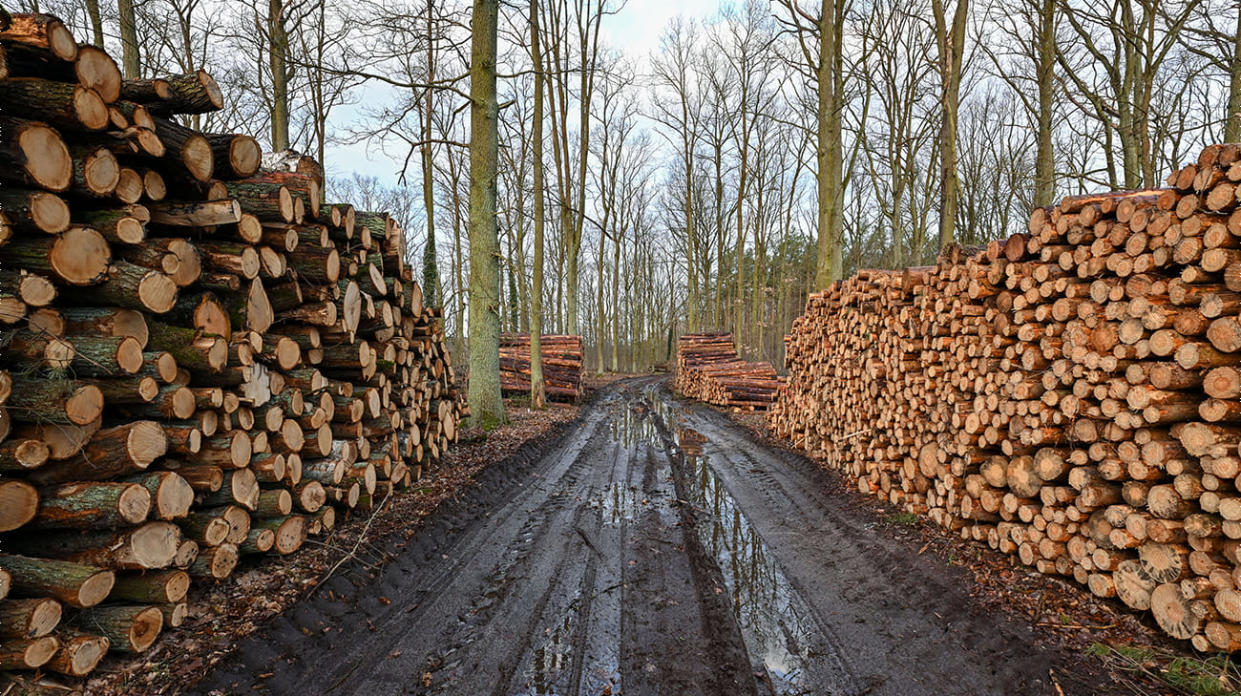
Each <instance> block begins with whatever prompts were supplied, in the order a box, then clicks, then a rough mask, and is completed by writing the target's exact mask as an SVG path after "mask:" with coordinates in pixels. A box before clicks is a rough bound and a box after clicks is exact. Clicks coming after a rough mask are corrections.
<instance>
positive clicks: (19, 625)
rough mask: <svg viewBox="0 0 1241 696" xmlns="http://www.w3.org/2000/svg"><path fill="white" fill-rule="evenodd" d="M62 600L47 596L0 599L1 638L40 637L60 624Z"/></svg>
mask: <svg viewBox="0 0 1241 696" xmlns="http://www.w3.org/2000/svg"><path fill="white" fill-rule="evenodd" d="M61 615H62V609H61V605H60V602H57V601H56V600H54V599H49V598H47V597H39V598H35V599H6V600H4V601H0V638H6V639H12V638H38V637H39V636H46V635H47V634H49V633H51V632H52V631H54V630H56V627H57V626H58V625H60V617H61Z"/></svg>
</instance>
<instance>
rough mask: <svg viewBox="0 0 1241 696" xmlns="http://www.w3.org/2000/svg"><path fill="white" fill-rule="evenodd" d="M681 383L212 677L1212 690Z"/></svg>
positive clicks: (485, 476)
mask: <svg viewBox="0 0 1241 696" xmlns="http://www.w3.org/2000/svg"><path fill="white" fill-rule="evenodd" d="M664 382H665V379H664V378H662V377H646V378H638V379H628V380H624V381H619V382H616V383H614V384H610V385H605V386H602V387H601V388H600V390H599V391H598V393H597V394H596V395H595V396H594V398H593V399H591V400H590V401H589V402H588V403H587V404H585V405H584V406H583V407H582V408H581V410H580V412H579V413H577V415H576V416H575V417H574V419H573V421H572V423H571V424H568V425H563V424H561V425H559V426H551V427H548V428H547V430H546V431H545V432H546V433H547V434H546V435H544V436H542V437H539V438H537V439H536V440H534V441H531V442H529V443H527V444H526V445H525V446H522V447H519V448H514V451H513V454H512V456H511V457H509V458H508V459H505V460H504V461H503V462H501V464H502V465H500V466H494V465H493V466H485V465H484V466H482V467H480V468H479V469H477V470H475V472H474V473H473V474H472V475H471V476H470V481H471V484H470V485H469V486H468V487H465V488H457V489H455V490H454V494H453V495H452V496H451V497H449V496H445V497H444V498H443V499H441V502H439V504H438V506H436V507H435V509H434V511H432V512H430V514H428V515H426V516H425V517H424V518H422V519H421V521H420V522H419V524H418V525H416V526H414V527H413V528H410V529H407V530H405V531H404V532H403V533H402V532H401V531H400V529H399V523H401V522H403V521H402V520H397V521H396V522H397V523H398V527H397V528H394V531H395V533H394V534H391V535H389V536H388V537H387V538H386V540H377V541H375V542H374V543H371V544H369V545H367V548H369V549H371V554H372V555H370V556H369V557H368V558H366V559H361V560H360V562H356V563H350V564H346V565H345V566H343V567H341V568H340V569H339V570H337V571H336V572H334V573H333V574H331V576H330V577H329V578H328V579H327V581H326V582H325V583H323V585H322V587H320V588H318V591H315V592H307V591H306V589H305V588H304V587H303V588H301V590H300V591H299V592H298V593H297V595H298V596H301V597H303V599H302V601H300V602H297V603H296V604H293V605H292V606H291V607H289V608H288V609H287V610H285V611H283V612H282V613H279V615H276V616H274V618H271V619H270V620H269V621H267V622H266V623H264V624H263V625H262V626H261V627H259V628H258V630H256V631H254V632H253V633H251V634H250V635H249V637H247V638H244V639H242V640H241V641H240V642H237V643H234V644H233V645H232V647H233V648H234V650H233V652H232V653H231V655H232V656H231V657H230V658H229V659H226V660H218V661H217V662H218V664H217V665H216V667H215V669H214V670H213V671H211V672H210V673H209V674H208V675H207V676H206V678H205V679H203V680H202V681H201V682H200V683H199V684H198V685H197V686H196V687H189V688H191V690H192V691H193V692H194V693H202V694H248V693H271V694H292V693H315V694H365V695H366V696H384V695H387V694H471V695H473V694H493V695H497V696H513V695H519V694H521V695H524V694H562V695H567V694H583V695H586V694H589V695H591V696H596V695H605V696H614V695H618V694H627V695H645V694H677V695H678V696H680V695H690V694H719V695H728V696H733V695H738V694H771V695H775V694H871V695H880V694H893V695H896V694H900V695H915V694H936V695H940V694H1070V695H1074V694H1160V693H1213V691H1210V690H1201V689H1199V688H1198V687H1199V686H1201V683H1200V684H1198V685H1191V687H1192V688H1191V687H1186V688H1185V689H1184V690H1180V691H1178V690H1174V688H1173V687H1171V686H1169V685H1168V682H1169V681H1171V680H1169V679H1168V675H1167V674H1162V675H1161V674H1158V672H1159V670H1164V671H1165V672H1166V671H1167V670H1168V665H1169V664H1170V663H1169V662H1168V661H1166V660H1165V658H1166V656H1168V655H1171V656H1173V657H1180V656H1182V655H1184V654H1183V653H1181V652H1180V649H1179V648H1178V646H1175V645H1171V644H1170V643H1169V642H1167V641H1162V640H1161V639H1159V638H1158V636H1157V634H1156V632H1155V631H1153V630H1151V628H1150V626H1148V625H1146V624H1143V623H1142V622H1140V621H1139V620H1137V619H1136V618H1134V617H1133V616H1131V615H1130V614H1128V613H1126V612H1124V611H1122V610H1120V609H1119V608H1118V607H1117V606H1114V605H1112V604H1110V603H1107V602H1096V601H1094V600H1092V599H1090V597H1089V595H1087V594H1085V593H1082V592H1081V591H1080V590H1078V589H1076V588H1074V587H1071V586H1069V585H1066V584H1063V583H1062V582H1060V581H1058V580H1056V579H1053V578H1046V577H1043V576H1040V575H1037V574H1034V573H1030V572H1028V571H1026V570H1024V569H1022V568H1019V567H1015V566H1014V565H1013V564H1012V562H1011V561H1009V560H1008V559H1006V558H1004V557H1001V556H998V555H995V554H991V553H990V552H989V551H987V550H986V549H984V548H981V547H979V546H977V545H974V544H964V543H963V542H956V541H955V540H952V539H949V538H948V537H946V536H945V535H943V534H942V533H940V532H938V531H937V530H934V529H932V528H929V527H926V526H924V525H922V524H921V523H920V522H919V521H918V520H917V519H916V518H911V517H909V516H902V515H900V514H897V513H895V512H893V511H892V510H889V509H885V508H884V507H883V506H882V505H879V504H877V503H875V502H874V501H873V500H872V499H869V498H866V497H864V496H862V495H861V494H859V493H857V492H856V491H854V490H852V489H851V488H849V487H848V486H846V485H845V483H844V482H843V480H842V479H841V478H840V477H839V476H837V475H836V474H834V473H832V472H826V471H823V470H821V469H820V468H819V467H818V466H816V465H815V464H814V462H811V461H809V460H807V459H805V458H804V457H802V456H801V455H799V454H797V453H796V452H793V451H790V450H789V449H787V448H785V447H783V446H782V445H781V444H780V443H775V442H771V441H770V440H768V439H767V438H766V436H765V435H764V434H763V433H762V432H761V429H760V430H755V428H756V426H758V425H760V420H759V419H760V418H761V417H760V416H754V415H739V416H734V415H732V414H723V413H720V412H718V411H716V410H713V409H711V408H708V407H705V406H702V405H698V404H690V403H687V402H684V401H681V400H679V399H677V398H675V397H674V396H672V395H671V394H670V393H669V392H668V391H667V389H666V387H665V386H664ZM489 442H490V441H489ZM491 456H493V457H496V458H493V459H491V461H492V462H500V458H499V455H498V454H497V453H495V452H493V453H492V455H491ZM338 543H339V544H340V545H341V546H344V542H338ZM338 555H339V554H338ZM385 559H387V560H390V562H388V563H387V564H386V565H384V566H383V567H380V562H381V561H382V560H385ZM314 582H317V581H315V580H312V581H310V582H309V583H307V584H313V583H314ZM265 599H266V598H265ZM258 601H260V602H261V601H264V600H258ZM273 613H274V612H273ZM259 620H261V619H259V618H255V619H253V621H255V622H257V621H259ZM205 630H209V627H203V628H200V629H199V631H198V634H199V635H198V636H197V640H198V641H209V640H211V639H209V638H206V637H205V636H204V635H203V632H204V631H205ZM189 632H190V633H193V632H194V631H193V630H192V629H191V631H189ZM1108 646H1110V647H1108ZM199 653H201V649H200V650H199ZM186 659H187V656H185V655H182V656H181V661H184V660H186ZM1160 660H1165V661H1162V662H1161V661H1160ZM1183 662H1184V661H1183ZM1186 664H1188V663H1186ZM1194 664H1195V665H1197V664H1201V665H1206V668H1207V669H1213V668H1214V667H1213V666H1212V665H1211V663H1205V662H1196V663H1194ZM1178 669H1181V670H1182V672H1184V671H1186V670H1188V672H1189V674H1188V677H1192V678H1199V677H1201V676H1202V675H1201V674H1197V673H1193V670H1194V669H1197V667H1194V666H1191V667H1184V666H1182V667H1178ZM1178 674H1180V673H1179V672H1178ZM1207 676H1210V675H1209V674H1208V675H1207ZM1200 682H1201V680H1200ZM190 683H192V681H190V680H189V679H188V678H187V679H186V681H182V682H181V684H183V685H184V684H190ZM1216 685H1218V680H1217V682H1216ZM1208 686H1209V684H1208ZM127 693H156V692H155V691H148V692H144V691H138V690H130V691H127ZM160 693H170V692H160ZM1214 693H1228V691H1214Z"/></svg>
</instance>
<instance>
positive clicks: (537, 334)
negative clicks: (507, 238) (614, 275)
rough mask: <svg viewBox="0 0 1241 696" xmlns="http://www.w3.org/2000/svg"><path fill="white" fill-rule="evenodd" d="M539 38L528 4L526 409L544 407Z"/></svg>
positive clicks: (535, 4)
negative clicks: (530, 219) (530, 234)
mask: <svg viewBox="0 0 1241 696" xmlns="http://www.w3.org/2000/svg"><path fill="white" fill-rule="evenodd" d="M542 40H543V37H542V36H540V34H539V1H538V0H530V56H531V62H532V63H533V65H534V125H533V128H534V134H533V136H532V138H533V140H532V141H531V153H532V154H531V159H532V160H533V162H532V164H533V166H534V173H533V177H534V261H533V263H534V268H533V269H532V270H531V275H532V279H531V287H530V406H531V408H536V409H542V408H544V407H546V405H547V403H546V401H547V395H546V393H545V392H544V386H543V346H542V336H543V222H544V220H543V218H544V215H545V211H544V204H543V83H544V81H545V80H544V75H543V50H542V44H541V43H540V42H541V41H542Z"/></svg>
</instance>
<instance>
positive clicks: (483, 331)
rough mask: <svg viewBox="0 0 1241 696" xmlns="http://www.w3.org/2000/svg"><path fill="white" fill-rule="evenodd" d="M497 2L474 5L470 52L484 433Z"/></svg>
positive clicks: (473, 306) (474, 379) (489, 382)
mask: <svg viewBox="0 0 1241 696" xmlns="http://www.w3.org/2000/svg"><path fill="white" fill-rule="evenodd" d="M499 10H500V5H499V0H474V11H473V40H472V45H471V50H470V53H471V55H470V98H471V101H472V104H471V106H470V216H469V221H470V391H469V401H470V411H471V418H474V419H476V422H477V423H479V424H481V425H482V426H483V427H493V426H495V425H497V424H499V423H503V422H504V402H503V400H502V399H501V397H500V313H499V312H500V306H499V300H500V275H499V274H500V264H499V258H498V254H499V246H500V241H499V237H498V231H497V229H496V167H497V161H498V158H499V130H498V125H499V124H498V118H499V113H498V112H499V105H498V103H497V100H496V33H497V28H498V27H497V25H498V22H499V19H498V15H499Z"/></svg>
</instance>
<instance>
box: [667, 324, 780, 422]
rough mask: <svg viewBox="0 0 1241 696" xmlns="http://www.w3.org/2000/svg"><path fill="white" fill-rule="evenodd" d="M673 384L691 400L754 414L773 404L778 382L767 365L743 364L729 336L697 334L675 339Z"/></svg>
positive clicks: (774, 372)
mask: <svg viewBox="0 0 1241 696" xmlns="http://www.w3.org/2000/svg"><path fill="white" fill-rule="evenodd" d="M672 384H673V388H674V389H676V391H677V392H678V393H680V394H682V395H684V396H687V397H689V398H691V399H697V400H699V401H705V402H707V403H709V404H715V405H716V406H724V407H729V408H734V409H737V410H746V411H753V410H761V409H766V408H768V407H770V406H771V404H772V403H773V402H775V400H776V394H777V392H778V390H779V388H780V378H779V376H777V375H776V370H775V368H774V367H772V365H771V363H769V362H749V361H746V360H742V359H741V357H740V356H738V355H737V349H736V347H735V346H734V345H733V335H732V334H731V333H697V334H685V335H684V336H681V337H680V338H679V339H677V362H676V376H675V377H674V378H673V382H672Z"/></svg>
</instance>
